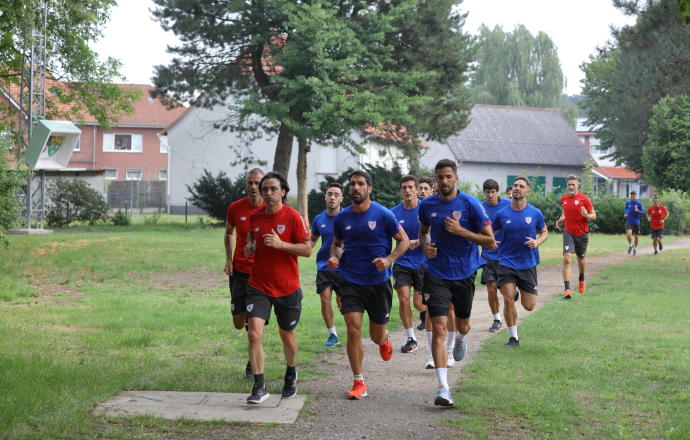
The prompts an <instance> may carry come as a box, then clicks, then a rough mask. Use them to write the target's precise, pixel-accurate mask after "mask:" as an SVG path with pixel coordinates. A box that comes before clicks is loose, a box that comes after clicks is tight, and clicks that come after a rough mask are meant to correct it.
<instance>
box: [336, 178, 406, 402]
mask: <svg viewBox="0 0 690 440" xmlns="http://www.w3.org/2000/svg"><path fill="white" fill-rule="evenodd" d="M371 191H372V180H371V176H370V175H369V173H367V172H366V171H361V170H360V171H354V172H352V174H350V187H349V194H350V198H351V199H352V206H349V207H347V208H345V209H343V210H342V211H341V213H340V214H338V216H337V217H336V218H335V222H334V223H333V236H334V238H333V245H332V247H331V257H330V258H329V259H328V267H329V268H330V269H336V268H338V267H340V277H341V278H342V280H343V283H342V284H341V288H340V299H341V302H342V306H341V308H340V311H341V312H342V314H343V316H344V317H345V325H347V357H348V359H349V361H350V368H351V369H352V375H353V378H354V382H353V385H352V389H351V390H350V391H349V392H348V393H347V397H348V398H349V399H354V400H358V399H361V398H362V397H365V396H367V387H366V385H365V384H364V376H363V374H362V364H363V361H364V347H363V346H362V336H361V334H362V316H363V314H364V311H366V312H367V314H368V315H369V336H370V337H371V340H372V341H374V342H375V343H376V344H378V346H379V353H380V354H381V359H383V360H384V361H388V360H390V359H391V357H392V356H393V346H392V344H391V341H390V339H389V337H388V330H386V324H387V323H388V320H389V319H390V311H391V304H392V300H393V289H392V287H391V282H390V276H391V269H390V268H391V266H392V265H393V263H394V262H395V261H396V260H397V259H398V258H399V257H400V256H401V255H402V254H404V253H405V251H407V248H408V247H409V245H410V240H409V239H408V238H407V234H406V233H405V230H404V229H403V228H402V227H401V226H400V224H399V223H398V221H397V220H396V219H395V215H393V213H392V212H391V211H390V210H388V209H386V208H384V207H383V206H381V205H379V204H378V203H376V202H374V201H372V200H371ZM391 238H394V239H395V240H396V242H397V244H396V246H395V249H394V250H393V251H392V252H391V247H392V246H391ZM338 252H342V256H341V257H338Z"/></svg>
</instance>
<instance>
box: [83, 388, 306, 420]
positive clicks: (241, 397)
mask: <svg viewBox="0 0 690 440" xmlns="http://www.w3.org/2000/svg"><path fill="white" fill-rule="evenodd" d="M302 406H304V396H295V397H293V398H292V399H282V398H281V397H280V395H276V394H271V396H270V397H269V398H268V400H266V401H265V402H263V403H262V404H260V405H249V404H247V393H244V394H238V393H206V392H186V391H123V392H122V393H120V394H118V395H117V396H115V397H112V398H110V399H108V400H107V401H105V402H103V403H101V404H99V405H98V406H97V407H96V409H95V410H94V412H95V413H96V414H105V415H108V416H113V417H123V416H137V415H148V416H153V417H160V418H162V419H170V420H175V419H191V420H202V421H209V420H224V421H226V422H255V423H294V422H295V419H297V415H298V414H299V410H300V409H302Z"/></svg>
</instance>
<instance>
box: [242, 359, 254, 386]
mask: <svg viewBox="0 0 690 440" xmlns="http://www.w3.org/2000/svg"><path fill="white" fill-rule="evenodd" d="M244 377H245V378H246V379H247V380H251V381H252V382H254V371H253V370H252V364H251V363H250V362H249V361H247V366H246V367H245V368H244Z"/></svg>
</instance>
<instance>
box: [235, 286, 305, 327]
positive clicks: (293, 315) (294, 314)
mask: <svg viewBox="0 0 690 440" xmlns="http://www.w3.org/2000/svg"><path fill="white" fill-rule="evenodd" d="M271 307H273V308H275V312H276V318H277V319H278V327H280V328H281V329H283V330H286V331H290V330H294V329H295V327H297V324H298V323H299V318H300V315H301V314H302V289H297V290H295V291H294V292H292V293H291V294H289V295H287V296H280V297H273V296H268V295H266V294H265V293H263V292H261V291H260V290H257V289H255V288H253V287H251V286H250V287H247V318H262V319H264V320H265V321H266V322H267V323H268V318H269V317H270V316H271Z"/></svg>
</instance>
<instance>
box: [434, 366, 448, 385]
mask: <svg viewBox="0 0 690 440" xmlns="http://www.w3.org/2000/svg"><path fill="white" fill-rule="evenodd" d="M436 378H437V379H438V385H439V386H440V387H441V388H446V389H447V388H448V368H436Z"/></svg>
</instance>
